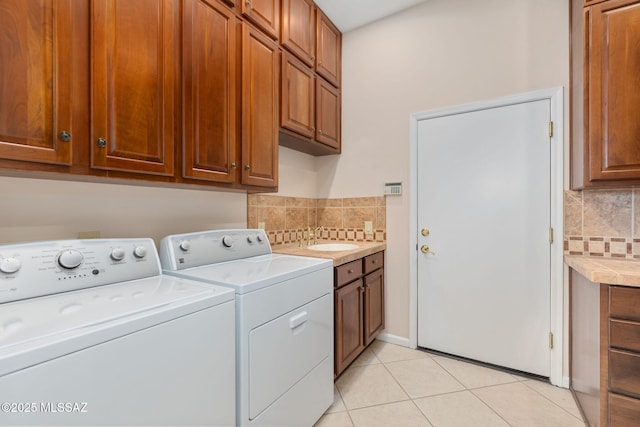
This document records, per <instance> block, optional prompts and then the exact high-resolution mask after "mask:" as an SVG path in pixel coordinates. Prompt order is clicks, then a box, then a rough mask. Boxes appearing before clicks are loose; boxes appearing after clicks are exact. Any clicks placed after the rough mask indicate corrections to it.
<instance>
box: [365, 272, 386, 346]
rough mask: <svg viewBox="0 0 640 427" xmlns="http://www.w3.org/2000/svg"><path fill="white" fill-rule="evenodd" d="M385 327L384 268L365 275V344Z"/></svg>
mask: <svg viewBox="0 0 640 427" xmlns="http://www.w3.org/2000/svg"><path fill="white" fill-rule="evenodd" d="M383 329H384V269H382V268H380V269H378V270H376V271H374V272H373V273H369V274H368V275H366V276H364V345H365V346H366V345H369V344H371V343H372V342H373V340H374V339H375V338H376V336H377V335H378V334H379V333H380V331H382V330H383Z"/></svg>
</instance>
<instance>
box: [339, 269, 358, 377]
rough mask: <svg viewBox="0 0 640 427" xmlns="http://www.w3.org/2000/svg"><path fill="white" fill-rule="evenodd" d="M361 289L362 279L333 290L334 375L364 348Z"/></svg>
mask: <svg viewBox="0 0 640 427" xmlns="http://www.w3.org/2000/svg"><path fill="white" fill-rule="evenodd" d="M362 291H363V287H362V279H358V280H356V281H354V282H352V283H350V284H348V285H346V286H343V287H342V288H339V289H337V290H336V291H335V311H336V312H335V340H336V346H335V352H336V354H335V359H336V366H335V374H336V376H338V375H340V374H341V373H342V371H343V370H344V369H345V368H346V367H347V366H348V365H349V364H350V363H351V362H352V361H353V360H354V359H355V358H356V357H358V355H359V354H360V352H361V351H362V350H363V349H364V336H363V333H362V321H363V319H364V316H363V297H362Z"/></svg>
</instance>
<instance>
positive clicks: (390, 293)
mask: <svg viewBox="0 0 640 427" xmlns="http://www.w3.org/2000/svg"><path fill="white" fill-rule="evenodd" d="M568 15H569V14H568V2H565V1H558V0H485V1H482V2H478V1H476V0H456V1H451V0H429V1H427V2H426V3H424V4H422V5H419V6H416V7H414V8H411V9H409V10H407V11H405V12H401V13H399V14H397V15H394V16H392V17H390V18H387V19H384V20H382V21H378V22H376V23H374V24H371V25H369V26H366V27H363V28H360V29H358V30H355V31H353V32H350V33H347V34H345V35H344V36H343V89H342V96H343V116H342V120H343V121H342V123H343V125H342V126H343V129H342V132H343V133H342V143H343V154H342V155H341V156H339V157H338V156H330V157H325V158H319V159H318V161H317V168H318V169H317V170H318V176H319V177H321V178H320V179H319V181H318V192H317V195H316V197H320V198H322V197H356V196H362V195H367V196H375V195H381V194H382V191H383V184H384V182H389V181H403V182H404V189H403V195H402V196H400V197H387V248H388V250H387V264H386V265H387V267H388V268H387V272H386V274H387V289H386V292H387V295H386V298H387V329H386V332H388V333H390V334H392V335H397V336H400V337H408V336H409V315H408V313H409V309H408V307H409V257H410V256H411V255H412V251H411V250H410V248H409V243H408V242H409V232H410V230H409V215H410V211H409V194H410V187H409V184H410V183H409V167H410V159H409V117H410V114H411V113H414V112H420V111H426V110H429V109H433V108H440V107H446V106H452V105H456V104H461V103H466V102H472V101H477V100H482V99H491V98H496V97H500V96H504V95H510V94H515V93H521V92H526V91H531V90H536V89H546V88H550V87H556V86H564V87H565V88H566V87H568V83H569V71H568V58H569V47H568V37H569V35H568V34H569V29H568V22H569V16H568ZM566 95H567V92H566V90H565V100H566V99H567V98H566ZM565 103H566V102H565ZM565 111H568V108H566V109H565ZM565 117H566V113H565ZM565 120H566V119H565ZM567 143H568V140H567Z"/></svg>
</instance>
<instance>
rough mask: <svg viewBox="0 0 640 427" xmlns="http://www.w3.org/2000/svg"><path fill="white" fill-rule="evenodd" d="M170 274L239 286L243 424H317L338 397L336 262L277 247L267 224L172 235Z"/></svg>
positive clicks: (167, 246)
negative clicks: (335, 381)
mask: <svg viewBox="0 0 640 427" xmlns="http://www.w3.org/2000/svg"><path fill="white" fill-rule="evenodd" d="M160 259H161V263H162V266H163V269H164V272H165V273H166V274H173V275H176V276H179V277H184V278H189V279H195V280H199V281H201V282H205V283H209V284H214V285H221V286H226V287H229V288H231V289H233V290H234V291H235V293H236V328H237V335H236V343H237V383H236V387H237V399H236V402H237V410H236V413H237V425H240V426H279V427H283V426H295V427H304V426H312V425H313V424H314V423H315V422H316V421H317V420H318V419H319V418H320V417H321V416H322V414H323V413H324V411H325V410H326V409H327V408H328V407H329V406H330V405H331V403H333V264H332V262H331V260H327V259H317V258H307V257H298V256H290V255H280V254H273V253H272V252H271V246H270V244H269V240H268V238H267V236H266V234H265V233H264V230H211V231H203V232H198V233H190V234H182V235H173V236H167V237H165V238H164V239H162V241H161V243H160Z"/></svg>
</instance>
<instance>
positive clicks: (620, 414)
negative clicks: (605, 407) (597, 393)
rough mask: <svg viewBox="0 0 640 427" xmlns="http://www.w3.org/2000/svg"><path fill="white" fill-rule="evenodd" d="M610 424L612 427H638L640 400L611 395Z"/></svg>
mask: <svg viewBox="0 0 640 427" xmlns="http://www.w3.org/2000/svg"><path fill="white" fill-rule="evenodd" d="M608 397H609V408H610V414H609V419H608V421H609V424H608V425H610V426H612V427H627V426H629V427H630V426H635V425H638V420H640V400H638V399H632V398H630V397H625V396H620V395H618V394H615V393H609V395H608Z"/></svg>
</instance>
